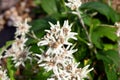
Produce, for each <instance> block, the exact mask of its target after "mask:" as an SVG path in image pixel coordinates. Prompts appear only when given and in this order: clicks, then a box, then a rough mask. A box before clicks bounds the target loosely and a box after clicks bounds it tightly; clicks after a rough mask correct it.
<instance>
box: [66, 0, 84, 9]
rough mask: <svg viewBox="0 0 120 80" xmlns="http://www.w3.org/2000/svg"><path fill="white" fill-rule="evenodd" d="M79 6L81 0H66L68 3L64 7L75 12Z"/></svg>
mask: <svg viewBox="0 0 120 80" xmlns="http://www.w3.org/2000/svg"><path fill="white" fill-rule="evenodd" d="M81 4H82V2H81V0H68V3H65V5H66V6H68V7H69V8H71V10H77V9H78V8H79V7H80V6H81Z"/></svg>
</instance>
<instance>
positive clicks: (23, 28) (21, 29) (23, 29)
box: [15, 19, 31, 36]
mask: <svg viewBox="0 0 120 80" xmlns="http://www.w3.org/2000/svg"><path fill="white" fill-rule="evenodd" d="M15 26H16V27H17V31H16V33H15V34H16V36H19V35H25V34H26V33H28V32H29V29H30V28H31V26H30V25H28V24H27V19H25V21H24V22H20V21H16V23H15Z"/></svg>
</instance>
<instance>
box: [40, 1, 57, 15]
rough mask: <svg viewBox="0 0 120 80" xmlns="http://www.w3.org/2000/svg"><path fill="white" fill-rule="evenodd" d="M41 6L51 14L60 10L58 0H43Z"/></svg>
mask: <svg viewBox="0 0 120 80" xmlns="http://www.w3.org/2000/svg"><path fill="white" fill-rule="evenodd" d="M41 6H42V8H43V10H44V11H45V12H46V13H48V14H49V15H51V14H53V13H57V12H58V10H57V6H56V0H41Z"/></svg>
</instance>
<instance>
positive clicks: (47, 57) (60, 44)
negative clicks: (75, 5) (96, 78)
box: [36, 0, 92, 80]
mask: <svg viewBox="0 0 120 80" xmlns="http://www.w3.org/2000/svg"><path fill="white" fill-rule="evenodd" d="M69 1H70V0H69ZM49 24H50V26H51V27H50V30H45V31H46V32H47V34H46V35H45V36H44V38H43V39H42V40H41V41H40V42H38V46H44V45H46V46H48V49H47V50H46V51H43V54H41V55H39V54H36V56H37V57H39V60H38V64H39V66H40V67H44V68H45V70H46V71H47V72H48V71H53V73H54V74H53V75H52V76H51V77H50V78H48V79H47V80H82V79H84V78H87V77H88V76H87V74H88V73H89V72H90V71H91V70H92V69H88V67H89V66H86V67H84V68H78V65H79V63H75V60H74V58H73V53H75V52H76V51H77V49H73V48H74V47H71V46H72V43H70V42H69V39H70V38H71V39H75V40H77V38H76V37H75V35H77V33H75V32H71V27H72V24H70V25H69V24H68V21H67V20H66V21H64V24H63V26H62V27H61V26H60V23H59V22H57V24H55V25H54V24H52V23H50V22H49Z"/></svg>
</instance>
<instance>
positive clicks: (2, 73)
mask: <svg viewBox="0 0 120 80" xmlns="http://www.w3.org/2000/svg"><path fill="white" fill-rule="evenodd" d="M6 72H7V70H2V68H1V66H0V80H10V79H9V78H8V76H7V73H6Z"/></svg>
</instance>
